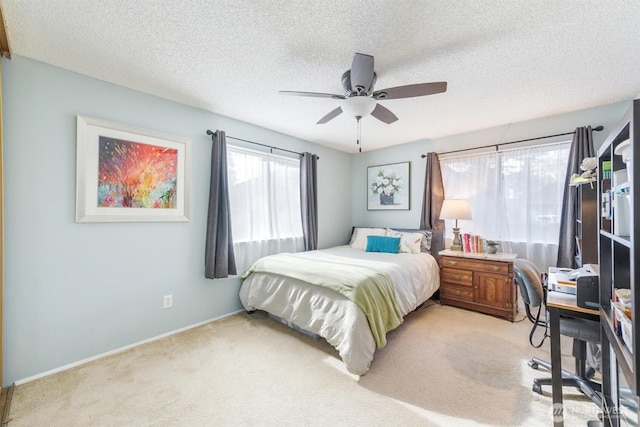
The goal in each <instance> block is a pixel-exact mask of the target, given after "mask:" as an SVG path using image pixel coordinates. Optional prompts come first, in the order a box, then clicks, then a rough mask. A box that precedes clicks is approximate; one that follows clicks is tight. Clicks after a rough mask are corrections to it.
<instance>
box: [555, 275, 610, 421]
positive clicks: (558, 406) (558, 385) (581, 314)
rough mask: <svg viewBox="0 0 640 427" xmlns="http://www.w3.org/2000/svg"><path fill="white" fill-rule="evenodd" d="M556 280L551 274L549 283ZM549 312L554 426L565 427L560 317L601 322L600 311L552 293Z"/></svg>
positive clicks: (569, 296) (567, 296) (568, 297)
mask: <svg viewBox="0 0 640 427" xmlns="http://www.w3.org/2000/svg"><path fill="white" fill-rule="evenodd" d="M551 280H555V274H553V273H550V274H549V282H551ZM547 309H548V310H549V333H550V334H551V379H552V382H553V383H552V386H551V388H552V393H553V425H554V426H555V427H560V426H564V408H563V406H562V356H561V353H560V316H561V315H562V316H566V317H578V318H584V319H590V320H596V321H599V320H600V311H598V310H593V309H590V308H583V307H578V304H577V303H576V296H575V295H571V294H565V293H562V292H554V291H550V292H549V293H548V294H547Z"/></svg>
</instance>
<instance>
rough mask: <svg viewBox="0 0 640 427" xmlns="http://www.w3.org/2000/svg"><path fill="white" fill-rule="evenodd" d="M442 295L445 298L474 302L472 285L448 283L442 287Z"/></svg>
mask: <svg viewBox="0 0 640 427" xmlns="http://www.w3.org/2000/svg"><path fill="white" fill-rule="evenodd" d="M440 295H442V297H444V298H452V299H457V300H463V301H471V302H473V288H472V287H470V286H458V285H450V284H448V283H447V284H446V285H444V286H442V287H440Z"/></svg>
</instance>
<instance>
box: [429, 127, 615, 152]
mask: <svg viewBox="0 0 640 427" xmlns="http://www.w3.org/2000/svg"><path fill="white" fill-rule="evenodd" d="M603 129H604V126H602V125H600V126H596V127H594V128H593V130H595V131H596V132H600V131H601V130H603ZM575 133H576V131H573V132H565V133H557V134H555V135H547V136H539V137H537V138H529V139H520V140H518V141H511V142H499V143H497V144H491V145H483V146H481V147H473V148H463V149H461V150H453V151H445V152H444V153H438V154H451V153H460V152H462V151H471V150H479V149H481V148H489V147H496V151H498V147H499V146H501V145H509V144H516V143H518V142H527V141H536V140H538V139H546V138H553V137H556V136H564V135H574V134H575ZM421 157H422V158H423V159H424V158H425V157H427V155H426V154H423V155H422V156H421Z"/></svg>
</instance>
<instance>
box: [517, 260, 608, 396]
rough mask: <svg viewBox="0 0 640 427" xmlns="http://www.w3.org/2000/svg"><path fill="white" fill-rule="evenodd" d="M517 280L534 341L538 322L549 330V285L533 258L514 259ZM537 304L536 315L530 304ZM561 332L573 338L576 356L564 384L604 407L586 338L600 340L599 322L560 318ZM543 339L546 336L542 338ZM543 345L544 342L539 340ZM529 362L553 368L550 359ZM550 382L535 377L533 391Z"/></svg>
mask: <svg viewBox="0 0 640 427" xmlns="http://www.w3.org/2000/svg"><path fill="white" fill-rule="evenodd" d="M513 272H514V276H515V281H516V283H517V284H518V286H519V288H520V293H521V295H522V300H523V301H524V303H525V310H526V313H527V317H528V318H529V320H530V321H531V322H532V323H533V324H534V325H533V329H532V331H531V335H530V336H529V341H530V342H531V345H533V346H535V345H534V344H533V332H534V331H535V329H536V327H537V326H543V327H544V328H545V337H546V336H547V333H546V288H545V286H544V284H543V279H542V274H541V273H540V270H538V268H537V267H536V266H535V264H533V263H532V262H530V261H527V260H525V259H516V260H515V261H514V263H513ZM530 307H533V308H537V309H538V312H537V314H536V316H535V317H534V316H533V314H532V313H531V308H530ZM541 312H544V314H545V317H544V319H543V320H540V313H541ZM560 334H561V335H565V336H568V337H571V338H573V357H575V360H576V370H575V372H570V371H567V370H565V369H563V370H562V385H563V386H572V387H576V388H577V389H578V390H580V391H581V392H582V393H583V394H584V395H585V396H587V397H589V398H590V399H591V400H592V401H593V402H594V403H595V404H596V405H598V406H599V407H602V397H601V393H602V388H601V385H600V384H598V383H597V382H595V381H593V380H592V378H593V376H594V374H595V369H593V368H591V367H589V368H587V364H586V359H587V342H591V343H598V344H599V343H600V324H599V323H598V322H594V321H592V320H587V319H577V318H569V317H561V318H560ZM543 340H544V338H543ZM540 345H542V343H540ZM529 366H531V367H532V368H533V369H538V368H539V367H540V366H542V367H543V368H545V369H547V370H549V371H551V363H549V362H547V361H544V360H541V359H538V358H536V357H534V358H532V359H531V360H530V361H529ZM543 385H551V378H550V377H549V378H536V379H534V380H533V387H532V388H533V391H535V392H536V393H539V394H542V386H543Z"/></svg>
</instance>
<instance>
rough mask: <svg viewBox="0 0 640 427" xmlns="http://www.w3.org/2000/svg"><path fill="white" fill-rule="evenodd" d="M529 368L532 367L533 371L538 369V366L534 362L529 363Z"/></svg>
mask: <svg viewBox="0 0 640 427" xmlns="http://www.w3.org/2000/svg"><path fill="white" fill-rule="evenodd" d="M529 366H530V367H532V368H533V369H538V364H537V363H536V362H534V361H533V360H530V361H529Z"/></svg>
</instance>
